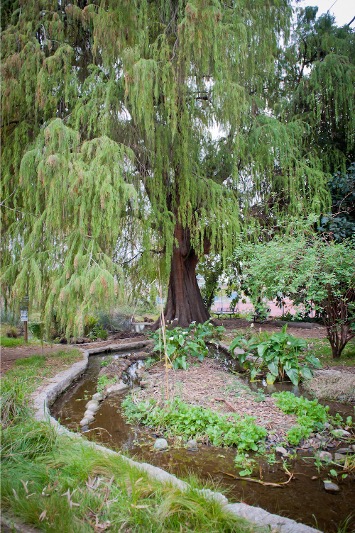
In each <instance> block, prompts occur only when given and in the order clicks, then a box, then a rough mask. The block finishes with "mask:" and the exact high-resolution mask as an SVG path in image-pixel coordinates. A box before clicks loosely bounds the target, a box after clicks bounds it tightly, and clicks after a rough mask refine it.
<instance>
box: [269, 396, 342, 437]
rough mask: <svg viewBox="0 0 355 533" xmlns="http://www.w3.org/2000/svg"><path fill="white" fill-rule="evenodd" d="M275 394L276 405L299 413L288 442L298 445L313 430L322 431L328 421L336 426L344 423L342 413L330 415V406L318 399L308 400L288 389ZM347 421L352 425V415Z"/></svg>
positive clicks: (287, 410) (288, 411)
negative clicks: (334, 415)
mask: <svg viewBox="0 0 355 533" xmlns="http://www.w3.org/2000/svg"><path fill="white" fill-rule="evenodd" d="M273 396H274V397H275V398H276V405H277V406H278V407H279V408H280V409H281V410H282V411H283V412H284V413H288V414H295V415H297V422H298V423H297V425H296V426H294V427H293V428H291V429H290V430H289V431H288V433H287V439H288V442H289V443H290V444H292V445H295V446H296V445H297V444H299V443H300V442H301V440H302V439H306V438H308V437H309V436H310V434H311V433H312V432H313V431H322V430H323V429H324V424H325V423H326V422H331V423H332V424H333V425H334V427H341V426H342V425H343V424H344V421H343V419H342V417H341V416H340V415H337V416H336V417H331V416H329V414H328V411H329V407H328V406H323V405H321V404H320V403H318V400H308V399H307V398H304V397H303V396H295V395H294V394H292V393H291V392H288V391H283V392H278V393H275V394H273ZM346 423H348V424H349V425H352V419H351V417H348V419H347V421H346Z"/></svg>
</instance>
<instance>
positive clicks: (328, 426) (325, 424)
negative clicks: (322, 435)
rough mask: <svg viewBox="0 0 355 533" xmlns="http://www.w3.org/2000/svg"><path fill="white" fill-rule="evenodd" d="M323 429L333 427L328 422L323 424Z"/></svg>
mask: <svg viewBox="0 0 355 533" xmlns="http://www.w3.org/2000/svg"><path fill="white" fill-rule="evenodd" d="M324 429H333V426H332V425H331V424H329V422H324Z"/></svg>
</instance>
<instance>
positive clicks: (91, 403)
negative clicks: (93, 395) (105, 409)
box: [85, 400, 99, 411]
mask: <svg viewBox="0 0 355 533" xmlns="http://www.w3.org/2000/svg"><path fill="white" fill-rule="evenodd" d="M85 407H86V409H90V411H97V410H98V408H99V402H98V401H97V400H90V401H89V402H88V403H87V404H86V405H85Z"/></svg>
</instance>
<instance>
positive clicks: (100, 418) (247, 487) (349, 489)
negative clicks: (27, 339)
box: [52, 354, 355, 533]
mask: <svg viewBox="0 0 355 533" xmlns="http://www.w3.org/2000/svg"><path fill="white" fill-rule="evenodd" d="M123 355H124V354H114V355H113V357H122V356H123ZM108 358H112V355H109V356H108V355H107V354H103V355H97V356H91V357H90V360H89V367H88V370H87V372H86V373H85V375H84V376H83V377H82V378H81V379H80V380H79V381H78V382H76V383H75V384H73V385H72V387H71V388H70V389H69V390H68V391H66V392H65V393H64V394H63V395H62V396H61V397H60V398H59V399H58V400H57V401H56V402H55V404H54V406H53V408H52V414H53V415H54V416H55V417H56V418H57V419H60V421H61V423H62V424H63V425H65V426H66V427H68V428H69V429H72V430H74V431H76V430H77V431H79V430H80V428H79V422H80V420H81V419H82V417H83V413H84V411H85V404H86V403H87V402H88V401H89V400H90V399H91V397H92V395H93V394H94V393H95V392H96V381H97V376H98V373H99V371H100V368H101V361H103V360H105V359H108ZM137 366H139V365H137ZM251 387H252V388H254V387H256V388H257V389H260V388H262V390H263V392H264V393H265V394H271V393H272V392H275V391H276V390H278V391H279V390H280V388H282V390H292V392H294V393H296V392H297V394H300V390H297V391H295V390H294V388H293V385H292V384H282V386H281V387H280V386H279V385H276V386H275V385H274V386H272V387H273V388H272V390H271V389H270V387H271V386H270V385H266V384H264V385H263V383H262V382H257V383H253V384H251ZM275 387H276V389H275V390H274V388H275ZM285 387H287V388H285ZM297 389H298V387H297ZM301 392H302V391H301ZM123 397H124V396H123V395H119V396H116V397H111V398H108V399H106V400H105V401H103V402H102V403H101V405H100V409H99V411H98V412H97V414H96V418H95V421H94V422H93V424H91V425H90V427H89V428H90V429H89V432H87V433H86V434H85V437H87V438H89V439H91V440H95V441H97V442H101V443H104V444H105V445H107V446H109V447H111V448H113V449H119V450H123V451H125V452H129V453H130V456H133V457H134V458H136V459H137V460H142V461H146V462H149V463H151V464H154V465H156V466H160V467H162V468H164V469H165V470H167V471H169V472H171V473H173V474H176V475H177V476H180V477H184V476H186V475H188V474H190V473H194V474H197V475H198V476H199V477H200V478H201V479H203V480H205V481H213V482H214V483H217V484H218V485H219V487H220V488H222V489H223V490H224V491H227V496H228V498H229V499H230V500H231V501H243V502H245V503H248V504H250V505H257V506H260V507H262V508H264V509H266V510H268V511H270V512H272V513H277V514H281V515H284V516H288V517H290V518H294V519H295V520H298V521H300V522H303V523H305V524H309V525H311V526H314V527H318V528H320V529H321V530H322V531H325V532H327V533H333V532H336V531H337V528H338V526H339V524H340V523H341V522H343V521H344V520H345V519H346V518H347V517H348V516H349V515H350V514H351V513H353V510H354V502H355V486H354V482H353V481H351V479H350V478H349V477H348V478H347V479H344V480H338V481H337V483H338V485H339V486H340V488H341V491H340V492H339V493H336V494H331V493H327V492H325V490H324V488H323V481H322V480H323V479H326V472H325V471H322V472H321V473H319V472H318V471H317V469H316V468H315V467H314V465H313V461H312V460H311V459H304V460H302V458H301V457H298V458H297V459H295V460H292V461H291V460H288V463H287V468H288V469H289V470H290V471H292V472H294V474H295V475H294V480H292V481H291V483H290V484H288V485H284V486H282V487H279V488H274V487H270V486H263V485H259V484H257V483H252V482H248V481H246V480H237V479H235V478H233V477H231V476H229V475H228V474H231V475H232V476H235V475H238V471H237V470H236V469H235V467H234V457H235V453H236V452H235V450H234V449H231V448H215V447H211V446H202V445H201V446H199V450H198V451H197V452H189V451H187V450H186V449H185V448H184V447H183V446H181V447H176V448H174V447H171V448H170V449H169V450H167V451H165V452H156V451H154V450H153V446H152V444H153V443H154V440H155V436H156V435H155V434H153V432H151V431H149V430H147V429H141V428H139V427H135V426H132V425H129V424H127V423H126V421H125V419H124V417H123V416H122V412H121V409H120V404H121V401H122V399H123ZM259 476H260V477H261V478H262V479H263V480H264V481H271V482H283V481H286V480H287V477H288V476H287V475H286V473H285V470H284V469H283V466H282V464H279V463H278V464H273V465H269V464H267V463H266V462H265V461H263V460H260V461H259ZM353 528H355V517H354V519H353ZM348 531H349V532H350V531H352V527H351V525H350V524H349V529H348Z"/></svg>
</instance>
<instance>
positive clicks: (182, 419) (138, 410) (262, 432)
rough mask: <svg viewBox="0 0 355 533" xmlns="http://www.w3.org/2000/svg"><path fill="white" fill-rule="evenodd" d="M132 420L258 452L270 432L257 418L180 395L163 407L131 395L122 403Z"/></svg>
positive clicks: (175, 433) (175, 434)
mask: <svg viewBox="0 0 355 533" xmlns="http://www.w3.org/2000/svg"><path fill="white" fill-rule="evenodd" d="M122 406H123V408H124V411H125V415H126V416H127V418H128V419H129V420H131V421H136V422H139V423H141V424H144V425H145V426H149V427H152V428H159V430H160V431H161V430H164V431H166V432H167V433H168V434H169V435H173V436H182V437H184V438H186V439H189V438H197V439H198V438H199V439H206V438H207V439H208V441H209V442H210V443H211V444H212V445H213V446H235V447H237V448H238V450H239V451H246V450H253V451H257V450H258V448H259V445H260V444H261V443H262V442H264V440H265V437H266V435H267V431H266V429H265V428H263V427H261V426H258V425H257V424H255V418H254V417H251V416H246V417H245V418H241V417H240V416H238V415H237V414H234V413H233V414H228V415H222V414H219V413H215V412H214V411H212V410H211V409H206V408H204V407H201V406H197V405H196V406H194V405H188V404H186V403H184V402H183V401H181V400H180V399H178V398H175V399H174V400H171V401H168V402H165V404H164V406H163V407H162V406H161V405H159V404H158V403H157V402H156V401H155V400H153V399H152V400H149V401H145V402H139V403H135V402H134V400H132V398H131V397H130V396H127V397H126V398H125V399H124V401H123V402H122Z"/></svg>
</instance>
